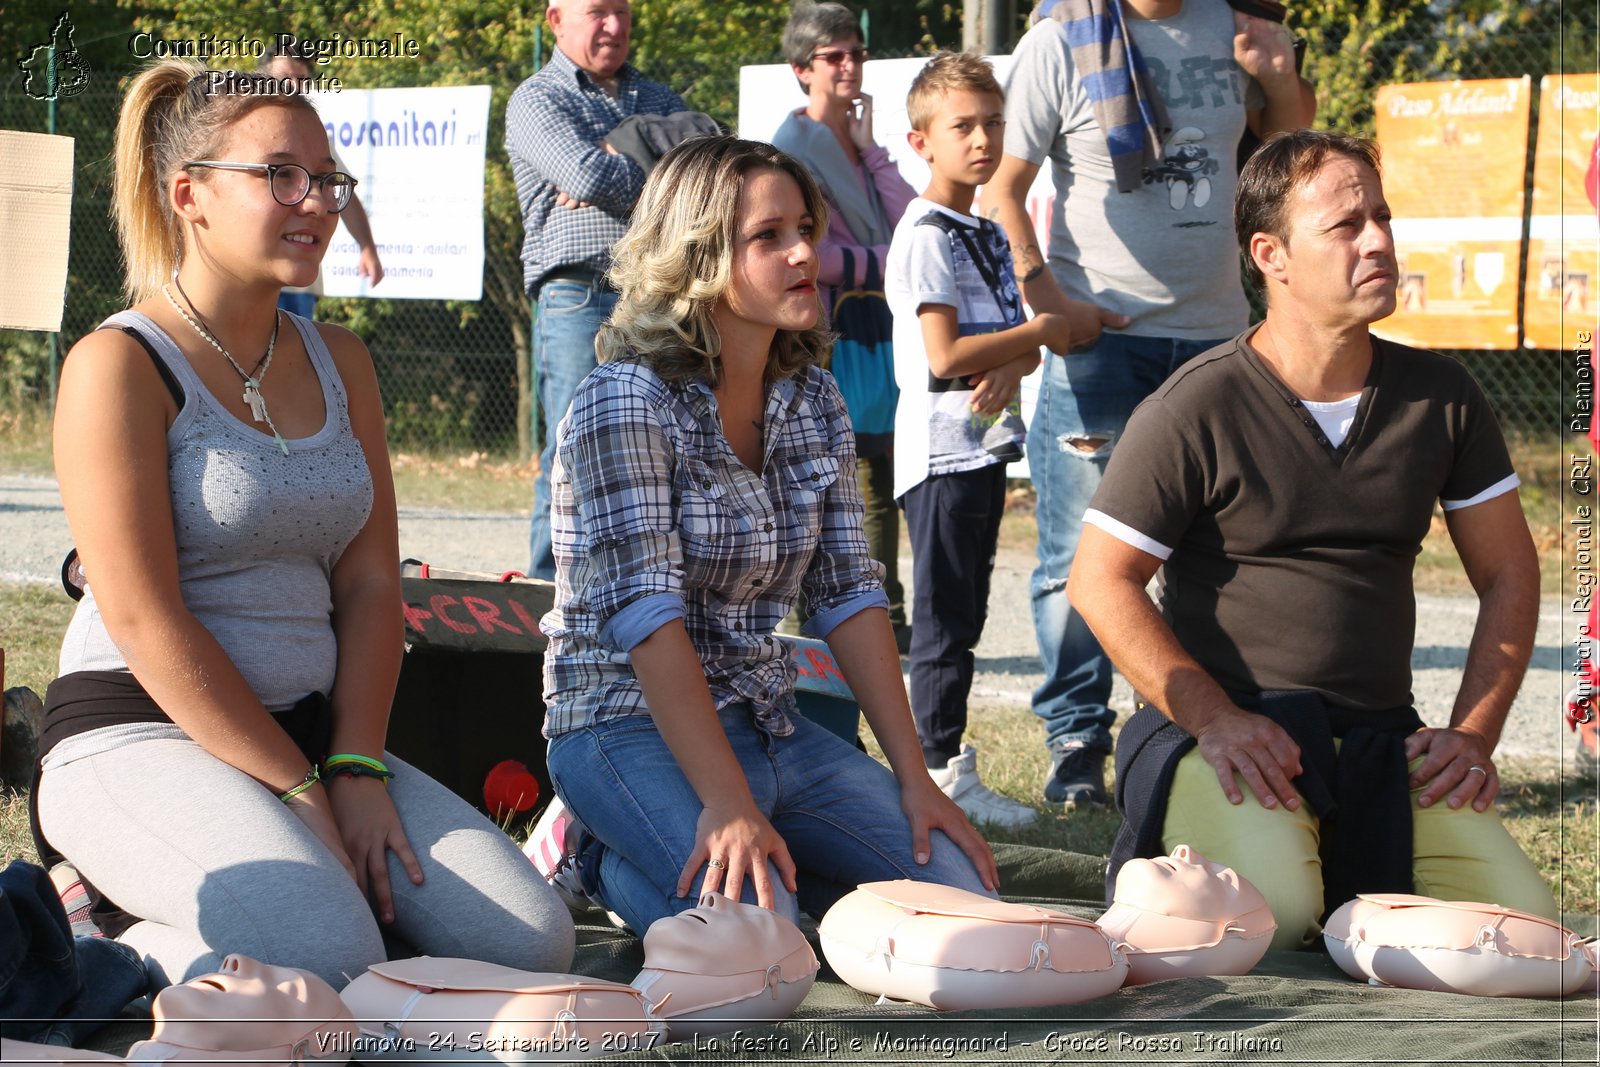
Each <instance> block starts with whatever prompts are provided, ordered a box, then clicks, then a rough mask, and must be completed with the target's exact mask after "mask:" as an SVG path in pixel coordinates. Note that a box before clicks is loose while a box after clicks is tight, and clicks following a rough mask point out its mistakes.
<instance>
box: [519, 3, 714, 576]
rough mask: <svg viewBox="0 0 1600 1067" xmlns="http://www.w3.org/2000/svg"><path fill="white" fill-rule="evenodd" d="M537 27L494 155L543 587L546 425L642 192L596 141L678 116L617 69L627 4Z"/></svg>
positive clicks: (638, 170) (669, 99) (585, 9)
mask: <svg viewBox="0 0 1600 1067" xmlns="http://www.w3.org/2000/svg"><path fill="white" fill-rule="evenodd" d="M545 18H546V20H547V21H548V22H549V24H550V29H551V31H552V32H553V33H554V34H555V38H556V48H555V51H554V52H553V53H552V54H551V56H550V61H549V62H548V63H546V64H545V65H544V67H543V68H541V69H540V70H539V72H538V73H537V74H535V75H533V76H532V77H531V78H529V79H528V80H527V81H525V82H523V83H522V84H521V85H519V86H517V89H516V92H514V93H512V95H511V101H510V103H509V104H508V105H507V106H506V151H507V152H508V153H509V154H510V156H511V172H512V175H513V176H514V177H515V178H516V182H517V199H518V201H519V202H520V203H521V205H522V224H523V230H524V236H523V241H522V280H523V284H524V285H525V286H526V287H527V289H528V293H529V295H530V296H532V297H534V298H535V302H536V304H537V308H538V314H537V318H536V320H535V324H534V335H533V363H534V367H535V368H536V369H537V371H538V374H539V404H540V406H541V407H542V408H543V409H544V419H545V426H546V427H547V432H546V434H545V443H544V447H543V449H542V450H541V451H540V453H539V476H538V479H537V481H535V483H534V491H533V529H532V537H531V548H532V555H533V559H532V563H531V567H530V570H529V573H530V574H532V575H533V576H535V577H537V578H544V579H547V580H553V579H554V578H555V557H554V555H553V554H552V552H551V547H550V475H549V471H550V463H551V460H552V459H553V457H554V456H555V425H556V423H557V422H558V421H559V420H560V419H561V417H562V416H563V415H565V414H566V412H567V407H568V405H570V404H571V403H572V396H573V394H574V393H575V392H577V389H578V383H579V382H581V381H582V380H583V376H584V375H585V374H588V373H589V371H591V370H593V369H594V366H595V355H594V335H595V332H596V331H597V330H598V329H599V328H600V324H601V323H603V322H604V321H605V320H606V318H607V316H609V315H610V314H611V309H612V307H613V306H614V305H615V303H616V293H615V292H614V291H613V290H612V289H611V288H610V287H609V286H608V285H606V283H605V279H604V276H605V272H606V269H607V268H608V267H609V266H610V264H611V246H612V244H613V243H614V242H615V241H616V240H617V238H619V237H621V236H622V233H623V231H624V230H625V229H626V228H627V223H628V213H629V212H630V211H631V210H632V208H633V202H634V201H635V200H637V199H638V197H639V191H640V190H641V189H642V188H644V179H645V172H644V169H643V168H642V167H640V166H639V164H638V163H636V162H634V161H633V160H631V159H629V158H628V157H627V156H625V155H622V154H619V153H618V152H616V151H615V150H614V149H613V148H612V147H611V146H610V145H608V144H607V143H606V141H605V138H606V135H607V134H609V133H611V132H612V131H613V130H615V129H616V128H617V126H618V125H620V124H621V123H622V122H623V120H625V119H627V118H628V117H629V116H632V115H643V114H653V115H670V114H673V113H675V112H679V111H684V110H686V109H685V107H684V103H683V101H682V100H681V99H679V98H678V94H677V93H674V92H673V91H672V90H671V89H668V88H667V87H666V86H665V85H662V84H660V83H658V82H653V81H649V80H648V79H646V78H645V77H644V76H642V75H641V74H640V73H639V71H638V70H637V69H635V68H634V67H633V66H632V65H631V64H629V63H628V39H629V34H630V32H631V30H632V28H633V12H632V8H631V7H630V5H629V2H628V0H555V2H553V3H551V5H550V7H549V8H548V9H547V10H546V12H545Z"/></svg>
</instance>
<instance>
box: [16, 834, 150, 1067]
mask: <svg viewBox="0 0 1600 1067" xmlns="http://www.w3.org/2000/svg"><path fill="white" fill-rule="evenodd" d="M147 984H148V978H147V977H146V975H145V969H144V964H143V963H142V962H140V959H139V954H138V953H137V952H135V951H134V950H133V949H131V948H129V947H128V946H127V945H123V944H120V943H118V942H116V941H113V940H111V939H110V938H106V937H79V938H74V937H73V936H72V931H71V928H70V927H69V926H68V925H67V913H66V912H65V911H63V910H62V907H61V898H60V897H59V896H57V895H56V890H55V886H53V885H52V884H51V882H50V876H49V875H48V874H46V873H45V872H44V869H43V868H42V867H38V866H35V865H33V864H31V863H24V862H23V861H22V860H14V861H12V862H11V863H10V864H9V865H8V866H7V867H6V868H5V870H4V871H0V1035H4V1036H5V1037H9V1038H15V1039H17V1040H20V1041H35V1042H38V1043H40V1044H45V1045H72V1044H76V1043H77V1042H79V1041H81V1040H82V1039H83V1038H85V1037H87V1036H88V1035H90V1034H92V1033H94V1032H95V1031H96V1030H98V1029H99V1028H100V1027H101V1025H102V1024H103V1023H105V1022H106V1021H107V1020H109V1019H112V1018H115V1017H116V1015H117V1013H118V1012H120V1011H121V1010H122V1009H123V1008H125V1007H127V1005H128V1003H129V1002H130V1001H132V1000H133V999H134V998H135V997H137V996H140V995H142V994H143V993H144V992H145V989H146V986H147Z"/></svg>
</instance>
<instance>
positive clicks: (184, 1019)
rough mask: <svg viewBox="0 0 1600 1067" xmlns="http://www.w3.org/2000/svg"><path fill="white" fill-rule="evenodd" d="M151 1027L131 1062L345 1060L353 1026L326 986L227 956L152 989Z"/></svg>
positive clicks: (313, 978)
mask: <svg viewBox="0 0 1600 1067" xmlns="http://www.w3.org/2000/svg"><path fill="white" fill-rule="evenodd" d="M153 1010H154V1014H155V1032H154V1033H153V1034H152V1035H151V1037H150V1040H148V1041H141V1042H139V1043H138V1044H136V1045H134V1046H133V1048H132V1049H131V1050H130V1051H129V1053H128V1059H129V1061H130V1062H133V1063H164V1062H169V1061H170V1062H181V1063H204V1062H216V1061H234V1060H261V1061H265V1062H269V1063H270V1062H279V1063H286V1062H298V1061H300V1060H305V1061H310V1060H319V1059H320V1060H326V1061H327V1062H330V1063H341V1062H345V1061H346V1060H348V1059H349V1058H350V1053H351V1051H352V1049H353V1047H354V1040H355V1036H356V1033H357V1031H356V1025H355V1022H354V1020H353V1019H352V1018H351V1015H350V1009H349V1008H347V1007H345V1005H344V1002H343V1001H341V1000H340V999H339V995H338V994H337V993H335V992H334V991H333V987H332V986H330V985H328V983H327V982H325V981H323V980H322V979H321V978H318V977H317V976H316V975H314V974H311V973H309V972H307V971H300V970H296V969H294V968H292V967H276V966H273V965H271V964H266V963H259V962H257V961H256V960H253V959H250V958H249V957H248V956H229V957H227V958H226V959H225V960H223V961H222V966H221V968H220V969H218V970H217V971H216V972H215V973H214V974H205V975H201V976H200V977H198V978H195V979H193V980H191V981H188V982H185V983H184V984H182V985H175V986H168V987H167V988H166V989H163V990H162V991H161V992H160V993H158V994H156V998H155V1003H154V1005H153Z"/></svg>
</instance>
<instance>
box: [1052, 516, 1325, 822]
mask: <svg viewBox="0 0 1600 1067" xmlns="http://www.w3.org/2000/svg"><path fill="white" fill-rule="evenodd" d="M1160 565H1161V561H1160V560H1159V559H1157V558H1156V557H1155V556H1152V555H1150V554H1149V553H1147V552H1142V551H1140V550H1139V549H1137V548H1134V547H1133V546H1131V545H1128V544H1125V543H1124V542H1122V541H1119V540H1117V539H1116V538H1115V537H1112V536H1111V535H1110V534H1108V533H1106V532H1105V531H1104V530H1101V529H1100V528H1099V527H1097V526H1091V525H1088V524H1085V525H1084V527H1083V539H1082V540H1081V541H1080V542H1079V543H1078V552H1077V556H1076V557H1075V558H1074V559H1073V563H1072V573H1071V575H1070V577H1069V578H1068V581H1067V596H1068V598H1069V599H1070V600H1071V601H1072V606H1073V607H1075V608H1077V609H1078V611H1080V612H1081V613H1082V614H1083V617H1084V620H1085V621H1086V622H1088V624H1089V628H1090V629H1091V630H1093V631H1094V634H1095V636H1096V637H1097V638H1099V640H1100V643H1101V645H1102V646H1103V647H1104V648H1105V650H1106V653H1107V655H1109V656H1110V657H1111V660H1112V662H1113V663H1115V664H1116V665H1117V669H1118V670H1120V671H1121V672H1122V673H1123V675H1124V676H1125V677H1126V678H1127V679H1128V681H1129V682H1131V683H1132V684H1133V688H1134V690H1135V691H1136V692H1138V693H1139V694H1140V695H1141V696H1143V697H1144V698H1145V699H1147V700H1149V701H1150V702H1151V703H1153V704H1154V705H1155V706H1156V707H1157V708H1158V709H1160V710H1161V712H1162V713H1163V714H1165V715H1166V716H1167V718H1169V719H1171V720H1172V721H1173V722H1175V723H1177V724H1178V725H1179V726H1181V727H1183V729H1184V730H1185V731H1187V732H1188V733H1189V734H1191V735H1192V736H1193V737H1194V738H1195V739H1196V740H1197V741H1198V742H1199V745H1200V753H1201V755H1202V756H1204V757H1205V760H1206V762H1207V763H1209V764H1211V766H1212V769H1213V770H1215V771H1216V772H1217V781H1218V783H1219V784H1220V785H1221V787H1222V791H1223V792H1224V793H1225V794H1227V797H1228V801H1229V803H1232V804H1238V803H1240V802H1242V801H1243V799H1244V795H1243V793H1241V792H1240V790H1239V787H1238V784H1237V783H1236V782H1235V781H1234V774H1235V773H1236V772H1237V773H1238V774H1239V775H1240V776H1241V777H1243V778H1244V780H1245V784H1247V785H1248V786H1249V787H1250V790H1251V792H1253V793H1254V794H1255V795H1256V798H1257V799H1258V800H1260V801H1261V804H1262V806H1263V807H1267V808H1272V807H1276V806H1277V805H1278V804H1279V803H1280V802H1281V803H1282V804H1283V805H1284V807H1286V808H1288V809H1289V810H1290V811H1294V810H1295V809H1297V808H1298V807H1299V806H1300V796H1299V794H1298V793H1296V792H1295V790H1294V787H1293V786H1292V785H1291V784H1290V780H1291V779H1292V778H1295V777H1296V776H1298V775H1299V774H1300V748H1299V746H1298V745H1296V744H1295V743H1294V741H1293V740H1291V739H1290V737H1289V735H1288V733H1286V732H1285V731H1284V730H1283V728H1282V727H1280V726H1278V725H1277V724H1276V723H1274V722H1273V721H1272V720H1271V719H1268V718H1266V717H1265V716H1262V715H1255V714H1252V713H1250V712H1247V711H1244V710H1243V709H1241V708H1239V707H1237V706H1236V705H1235V704H1234V703H1233V701H1231V700H1230V699H1228V695H1227V694H1226V693H1225V692H1223V690H1222V687H1221V686H1219V685H1218V684H1217V683H1216V681H1215V680H1214V679H1212V677H1211V676H1210V675H1209V674H1207V673H1206V671H1205V669H1204V668H1203V667H1201V666H1200V664H1199V663H1197V662H1195V660H1194V658H1193V657H1192V656H1190V655H1189V654H1188V653H1187V652H1186V651H1184V649H1183V646H1182V645H1181V644H1179V643H1178V638H1177V636H1176V635H1175V634H1174V633H1173V632H1172V628H1171V627H1170V626H1168V625H1167V623H1166V620H1165V619H1163V618H1162V617H1161V614H1160V612H1158V611H1157V610H1156V607H1155V605H1154V604H1153V603H1151V601H1150V597H1149V596H1148V595H1147V594H1146V593H1145V586H1146V585H1148V584H1149V582H1150V579H1151V577H1153V576H1154V575H1155V572H1156V568H1157V567H1159V566H1160Z"/></svg>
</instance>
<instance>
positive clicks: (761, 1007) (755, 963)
mask: <svg viewBox="0 0 1600 1067" xmlns="http://www.w3.org/2000/svg"><path fill="white" fill-rule="evenodd" d="M819 966H820V964H819V963H818V962H817V956H816V953H814V952H812V951H811V946H810V944H808V943H807V942H806V939H805V935H804V934H802V933H801V932H800V928H799V927H797V926H795V924H794V923H792V922H790V921H789V920H788V919H786V918H784V917H783V916H781V915H779V914H778V913H777V912H775V911H772V910H770V909H768V908H759V907H756V906H755V905H753V904H743V903H740V902H739V901H736V900H730V899H729V898H728V897H725V896H723V895H722V894H721V893H707V894H706V895H705V896H704V897H702V898H701V900H700V903H699V905H698V906H697V907H693V908H690V909H689V910H687V911H682V912H679V913H678V914H677V915H669V916H667V917H666V918H663V919H657V920H656V921H655V922H653V923H651V924H650V929H649V930H647V931H645V935H644V969H643V970H641V971H640V972H639V975H638V977H637V978H635V979H634V980H633V985H634V988H636V989H638V990H639V991H640V992H641V993H643V994H644V995H645V999H646V1000H648V1001H649V1002H650V1004H651V1010H652V1011H654V1012H655V1013H656V1014H657V1015H659V1016H661V1017H662V1018H663V1019H665V1020H666V1021H667V1024H668V1026H669V1028H671V1031H672V1034H673V1039H674V1040H677V1039H679V1038H680V1037H682V1036H684V1035H686V1034H688V1033H691V1032H696V1033H700V1034H702V1035H705V1034H712V1033H717V1032H719V1031H721V1030H728V1029H733V1028H734V1027H736V1026H737V1025H739V1023H740V1022H741V1021H743V1020H746V1019H781V1018H785V1017H787V1016H788V1015H789V1014H790V1013H791V1012H793V1011H794V1009H795V1008H796V1007H797V1006H799V1004H800V1001H801V1000H803V999H805V995H806V993H807V992H809V991H810V989H811V984H812V982H813V981H814V980H815V977H816V973H817V970H818V968H819Z"/></svg>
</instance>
